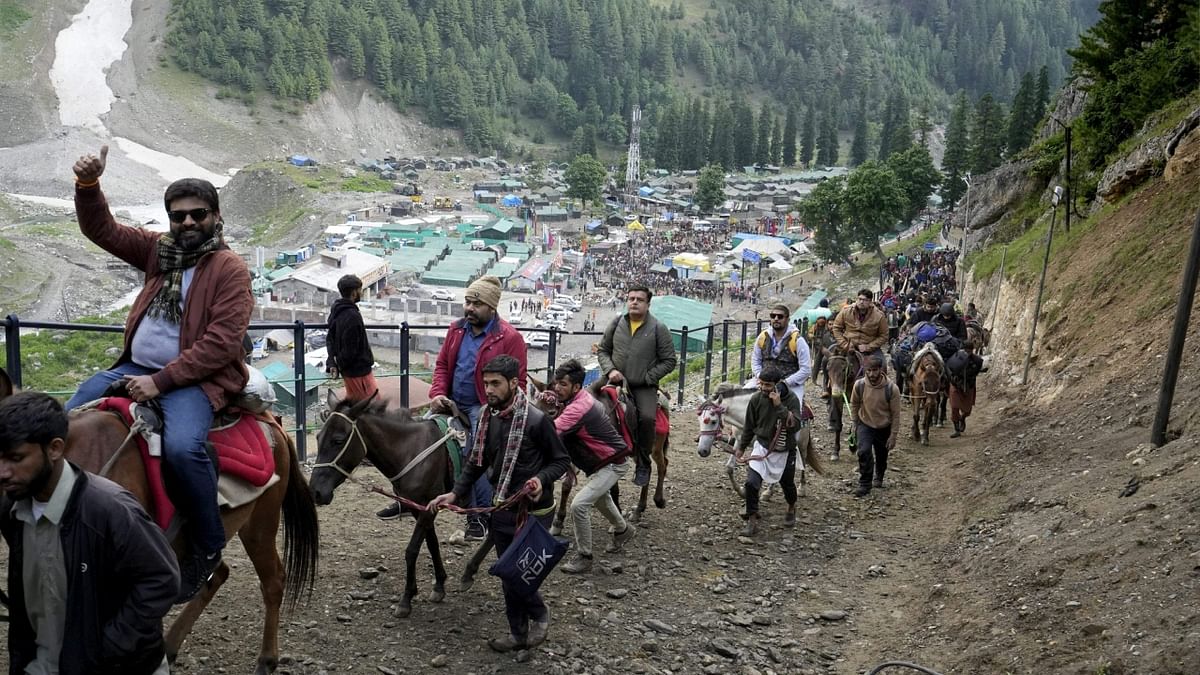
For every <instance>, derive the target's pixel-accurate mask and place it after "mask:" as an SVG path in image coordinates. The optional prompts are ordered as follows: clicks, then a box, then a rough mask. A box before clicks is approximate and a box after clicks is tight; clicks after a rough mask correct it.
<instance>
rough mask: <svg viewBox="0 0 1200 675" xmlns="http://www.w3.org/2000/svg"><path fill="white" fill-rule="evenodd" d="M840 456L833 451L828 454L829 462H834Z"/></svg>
mask: <svg viewBox="0 0 1200 675" xmlns="http://www.w3.org/2000/svg"><path fill="white" fill-rule="evenodd" d="M841 458H842V456H841V455H839V454H838V453H836V452H835V453H833V454H832V455H830V456H829V461H831V462H836V461H838V460H839V459H841Z"/></svg>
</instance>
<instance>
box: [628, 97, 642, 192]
mask: <svg viewBox="0 0 1200 675" xmlns="http://www.w3.org/2000/svg"><path fill="white" fill-rule="evenodd" d="M641 133H642V107H641V106H639V105H635V106H633V120H632V123H631V124H630V125H629V157H628V158H627V159H626V161H625V206H626V208H628V209H629V210H630V211H637V208H638V188H639V187H641V184H640V179H639V176H641V175H642V145H641V142H640V141H639V140H638V138H639V136H641Z"/></svg>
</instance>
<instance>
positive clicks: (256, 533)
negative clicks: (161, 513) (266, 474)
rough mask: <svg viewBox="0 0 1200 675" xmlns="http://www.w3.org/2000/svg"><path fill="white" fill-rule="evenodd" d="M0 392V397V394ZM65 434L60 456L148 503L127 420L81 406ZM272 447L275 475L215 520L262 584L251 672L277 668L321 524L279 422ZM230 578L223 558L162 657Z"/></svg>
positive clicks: (311, 569) (3, 385) (309, 575)
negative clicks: (284, 622) (286, 613)
mask: <svg viewBox="0 0 1200 675" xmlns="http://www.w3.org/2000/svg"><path fill="white" fill-rule="evenodd" d="M0 375H2V376H3V377H2V378H0V380H2V381H0V394H2V395H3V396H7V395H9V394H11V393H12V382H11V380H9V378H8V374H7V373H4V372H3V371H2V370H0ZM3 396H0V398H2V397H3ZM70 424H71V427H70V433H69V438H68V439H67V451H66V457H67V459H69V460H71V461H72V462H74V463H75V464H77V465H78V466H79V467H80V468H82V469H84V470H85V471H89V472H92V473H95V474H99V475H102V476H104V477H106V478H108V479H109V480H112V481H114V482H116V483H118V484H120V485H121V486H122V487H124V488H125V489H126V490H129V492H131V493H132V494H133V496H134V497H136V498H137V500H138V501H139V502H141V504H142V506H143V507H145V508H146V509H147V510H150V508H151V504H150V484H149V481H148V479H147V478H146V469H145V466H144V465H143V463H142V454H141V453H140V452H138V451H137V448H136V447H134V442H133V441H132V440H130V441H129V442H126V437H127V435H128V434H129V427H128V426H127V425H126V424H125V422H124V420H123V419H121V418H120V417H119V416H118V415H116V414H115V413H110V412H103V411H99V410H85V411H79V412H72V413H71V414H70ZM269 427H270V429H271V430H272V431H271V438H269V439H268V440H269V441H270V442H271V447H272V448H273V449H274V456H275V474H276V475H277V476H278V477H279V481H278V482H276V483H275V484H274V485H272V486H271V487H269V488H267V490H266V491H265V492H263V493H262V494H261V495H259V497H258V498H257V499H255V500H254V501H252V502H250V503H249V504H245V505H243V506H239V507H237V508H234V509H223V510H222V511H221V520H222V522H223V523H224V525H225V533H226V536H227V537H230V538H232V537H233V536H234V535H237V536H238V538H240V539H241V540H242V546H243V547H245V549H246V555H248V556H249V557H250V562H251V563H252V564H253V565H254V571H255V573H257V574H258V580H259V585H260V587H261V589H262V597H263V606H264V607H265V609H266V612H265V616H264V617H263V635H262V646H261V648H260V650H259V654H258V666H257V668H256V669H255V671H254V672H255V673H256V675H265V674H266V673H273V672H275V668H276V666H277V665H278V663H279V613H280V607H281V605H282V602H283V599H284V592H285V590H286V592H287V599H288V603H289V606H294V605H295V603H296V602H297V601H298V600H299V599H300V597H301V596H302V595H305V594H306V593H311V591H312V586H313V580H314V578H315V577H316V571H317V554H318V546H319V531H318V528H319V523H318V520H317V512H316V509H315V508H314V505H313V500H312V496H311V495H310V494H309V492H308V484H307V482H306V481H305V480H304V474H303V473H301V471H300V461H299V459H298V458H297V456H296V446H295V444H293V443H292V439H291V437H290V436H289V435H288V434H286V433H284V432H283V429H282V428H280V427H279V426H278V425H277V424H272V425H269ZM280 513H282V514H283V524H284V538H283V549H284V556H283V560H280V557H279V549H278V548H277V546H276V543H275V538H276V534H277V533H278V532H279V517H280ZM183 539H184V537H176V539H175V541H174V542H173V544H174V548H175V552H176V554H177V555H178V554H180V553H182V552H183V549H184V541H183ZM228 578H229V565H228V564H227V563H226V562H224V561H222V562H221V564H220V565H219V566H218V567H217V569H216V571H215V572H214V573H213V576H212V579H211V580H210V581H209V583H208V584H207V585H205V587H204V588H203V589H202V590H201V591H200V593H198V594H197V595H196V597H194V598H192V600H191V601H190V602H188V604H187V606H185V607H184V609H183V611H182V612H181V613H180V614H179V616H178V617H177V618H176V619H175V621H174V623H172V624H171V627H170V629H169V630H168V631H167V635H166V652H167V657H168V658H169V659H171V660H172V661H174V659H175V657H176V656H177V655H178V654H179V649H180V647H181V646H182V645H183V641H184V639H186V638H187V636H188V633H190V632H191V630H192V626H193V625H194V624H195V623H196V619H198V618H199V617H200V614H201V613H202V612H203V611H204V608H205V607H207V606H208V603H209V602H210V601H211V600H212V599H213V596H215V595H216V593H217V591H218V590H219V589H220V588H221V585H222V584H224V583H225V581H226V579H228Z"/></svg>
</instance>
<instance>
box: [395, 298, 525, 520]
mask: <svg viewBox="0 0 1200 675" xmlns="http://www.w3.org/2000/svg"><path fill="white" fill-rule="evenodd" d="M499 306H500V280H499V279H497V278H496V277H493V276H483V277H480V278H478V279H476V280H475V282H474V283H472V284H471V285H470V286H468V287H467V292H466V293H465V294H463V318H462V319H458V320H457V321H455V322H454V323H452V324H451V325H450V329H449V330H448V331H446V339H445V341H444V342H442V349H441V351H439V352H438V355H437V362H436V363H435V364H434V367H433V385H432V386H431V387H430V388H429V396H430V398H431V401H430V404H429V407H430V409H432V410H433V411H434V412H449V410H450V405H449V404H450V402H451V401H453V402H454V404H455V405H456V406H458V409H459V410H461V411H463V413H465V414H466V415H467V417H469V418H470V420H471V428H472V431H473V430H474V428H475V426H476V424H477V423H478V421H479V410H480V408H481V407H482V405H483V403H484V402H485V401H487V396H486V395H485V394H484V391H483V366H484V364H486V363H487V362H488V361H491V360H492V359H494V358H496V357H497V356H500V355H501V354H508V355H509V356H511V357H513V358H514V359H516V360H517V363H518V364H519V365H520V372H519V373H518V375H517V381H518V383H519V384H520V386H521V389H522V390H524V389H525V386H526V376H525V363H526V360H525V355H526V347H525V339H524V338H522V337H521V334H520V333H519V332H518V331H517V329H515V328H513V327H512V325H511V324H509V323H508V322H507V321H505V320H504V319H501V318H500V315H499V313H498V312H497V311H496V308H497V307H499ZM473 436H474V434H473V433H472V434H471V435H468V436H467V442H466V443H464V444H463V448H462V454H463V457H464V458H465V457H468V456H469V455H470V453H471V439H472V437H473ZM491 505H492V489H491V485H490V484H488V482H487V480H479V481H477V482H476V483H475V487H474V492H473V493H472V499H471V503H470V504H469V506H491ZM376 515H378V516H379V517H380V518H381V519H384V520H388V519H391V518H397V517H399V515H400V509H399V505H398V504H395V505H392V506H388V507H387V508H385V509H383V510H382V511H380V512H379V513H378V514H376ZM483 523H484V521H483V519H482V518H481V517H479V516H468V517H467V537H468V538H469V539H475V540H479V539H483V538H484V537H485V536H486V535H487V529H486V527H485V526H484V524H483Z"/></svg>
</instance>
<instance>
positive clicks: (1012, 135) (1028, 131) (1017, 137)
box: [1007, 71, 1040, 157]
mask: <svg viewBox="0 0 1200 675" xmlns="http://www.w3.org/2000/svg"><path fill="white" fill-rule="evenodd" d="M1034 87H1035V85H1034V83H1033V75H1032V74H1031V73H1030V72H1029V71H1025V74H1024V75H1023V76H1021V86H1020V88H1018V89H1017V95H1016V96H1015V97H1013V103H1012V110H1010V111H1009V114H1008V138H1007V145H1008V155H1009V156H1010V157H1011V156H1013V155H1015V154H1017V153H1018V152H1020V151H1021V150H1024V149H1025V148H1026V147H1028V146H1029V142H1030V141H1031V140H1032V139H1033V130H1034V127H1035V126H1036V125H1037V123H1038V120H1039V119H1040V117H1039V116H1037V115H1036V113H1035V108H1036V106H1037V91H1036V90H1035V89H1034Z"/></svg>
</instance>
